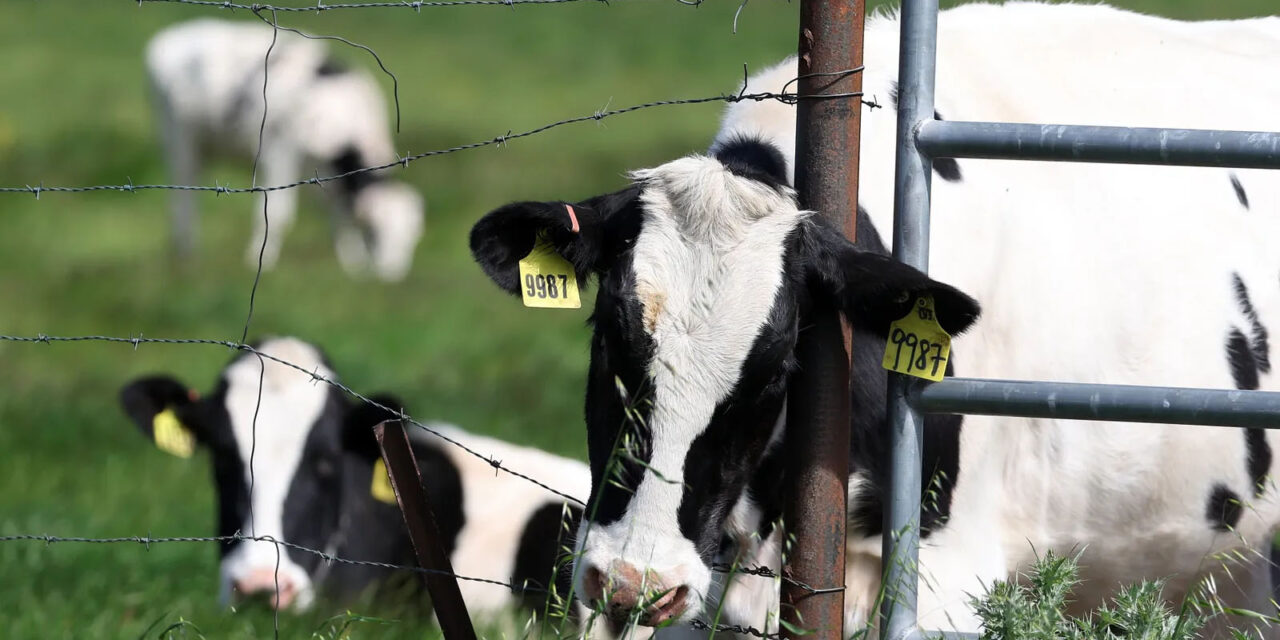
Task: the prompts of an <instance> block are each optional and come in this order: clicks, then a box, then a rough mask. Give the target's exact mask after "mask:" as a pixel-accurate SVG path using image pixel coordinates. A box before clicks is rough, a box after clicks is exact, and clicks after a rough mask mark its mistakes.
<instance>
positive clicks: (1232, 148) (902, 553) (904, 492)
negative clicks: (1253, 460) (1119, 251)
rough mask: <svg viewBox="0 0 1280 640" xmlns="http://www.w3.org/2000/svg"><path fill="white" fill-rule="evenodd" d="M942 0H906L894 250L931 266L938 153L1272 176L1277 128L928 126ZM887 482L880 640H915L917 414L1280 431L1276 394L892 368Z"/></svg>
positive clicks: (1279, 161)
mask: <svg viewBox="0 0 1280 640" xmlns="http://www.w3.org/2000/svg"><path fill="white" fill-rule="evenodd" d="M937 25H938V0H903V1H902V13H901V29H902V36H901V42H900V45H899V46H900V51H901V57H900V62H899V64H900V67H899V70H898V87H899V99H898V105H899V106H898V134H897V158H896V163H897V164H896V177H895V185H894V186H895V192H894V221H893V255H894V257H895V258H896V259H898V260H900V261H902V262H904V263H906V264H909V265H911V266H914V267H916V268H918V269H920V270H921V271H927V270H928V266H929V264H928V262H929V206H930V178H931V173H932V164H933V159H934V158H989V159H1007V160H1058V161H1066V162H1104V163H1127V164H1153V165H1184V166H1213V167H1240V168H1266V169H1280V133H1260V132H1243V131H1213V130H1187V129H1142V128H1128V127H1094V126H1058V125H1054V126H1053V135H1052V136H1047V135H1043V131H1044V126H1045V125H1038V124H1009V123H1000V122H960V121H946V122H943V121H939V120H935V119H934V110H933V89H934V66H935V62H936V53H937ZM889 375H890V380H889V394H888V396H889V397H888V404H889V424H890V429H891V432H892V433H891V436H890V437H891V440H890V443H891V444H890V448H891V451H892V456H891V469H892V471H891V481H890V488H889V491H890V501H889V505H888V508H887V509H886V510H885V523H884V531H885V532H886V534H889V533H891V532H903V533H902V535H900V536H896V537H895V536H894V535H885V537H884V556H883V561H884V574H883V575H884V577H885V582H884V584H885V598H884V601H883V602H884V604H883V606H882V609H881V613H882V615H883V627H882V630H881V637H883V638H887V639H888V640H914V639H915V638H918V637H920V636H921V634H922V633H928V634H929V635H930V636H933V635H936V634H934V633H931V632H922V631H921V630H920V629H919V627H918V625H917V616H916V589H917V577H918V576H917V573H918V572H917V569H918V565H917V558H918V552H919V547H920V535H919V534H920V531H919V521H920V502H921V495H920V487H921V477H920V476H921V461H920V453H921V451H920V449H921V443H922V437H921V436H922V426H923V421H922V419H921V415H922V414H923V413H967V414H982V415H1000V416H1024V417H1043V418H1063V419H1074V420H1110V421H1124V422H1159V423H1170V424H1195V425H1220V426H1241V427H1246V426H1247V427H1263V428H1280V419H1278V418H1280V393H1275V392H1262V391H1236V390H1209V389H1178V388H1162V387H1135V386H1117V385H1092V384H1068V383H1055V382H1028V381H1004V380H981V379H966V378H948V379H945V380H943V381H942V382H938V383H927V382H924V381H922V380H918V379H914V378H912V379H908V378H906V377H905V376H902V375H899V374H896V373H890V374H889Z"/></svg>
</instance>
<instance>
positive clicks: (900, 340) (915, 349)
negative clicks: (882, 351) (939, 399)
mask: <svg viewBox="0 0 1280 640" xmlns="http://www.w3.org/2000/svg"><path fill="white" fill-rule="evenodd" d="M889 342H890V344H894V345H897V347H898V350H897V352H895V353H894V356H893V370H894V371H903V369H902V368H901V363H902V358H903V357H904V356H905V357H906V358H907V367H906V369H905V371H906V372H908V373H910V372H912V371H928V372H929V375H931V376H933V377H937V375H938V367H940V366H943V364H945V363H946V359H945V358H944V357H943V356H942V345H941V344H938V343H936V342H930V341H929V340H925V339H924V338H921V337H920V336H917V335H916V334H914V333H912V332H910V331H903V330H902V329H899V328H897V327H895V328H894V329H893V332H892V333H890V334H889ZM930 352H932V353H930ZM931 367H932V370H930V368H931Z"/></svg>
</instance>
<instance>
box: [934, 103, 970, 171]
mask: <svg viewBox="0 0 1280 640" xmlns="http://www.w3.org/2000/svg"><path fill="white" fill-rule="evenodd" d="M933 119H934V120H942V114H941V113H938V112H937V111H936V110H935V111H934V112H933ZM933 170H934V171H936V172H937V173H938V177H939V178H942V179H943V180H946V181H947V182H960V180H961V179H962V178H963V176H961V175H960V163H959V162H956V159H955V158H934V160H933Z"/></svg>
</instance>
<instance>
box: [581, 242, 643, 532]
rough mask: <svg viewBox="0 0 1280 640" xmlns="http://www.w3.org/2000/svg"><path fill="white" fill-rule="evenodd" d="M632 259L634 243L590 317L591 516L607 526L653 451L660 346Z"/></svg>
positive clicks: (607, 279) (622, 509) (605, 280)
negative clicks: (652, 377)
mask: <svg viewBox="0 0 1280 640" xmlns="http://www.w3.org/2000/svg"><path fill="white" fill-rule="evenodd" d="M631 260H632V256H631V251H630V249H629V248H628V249H627V250H626V251H625V252H624V253H623V254H622V255H620V256H619V257H618V258H617V264H616V266H615V267H614V268H612V269H610V270H609V271H608V272H607V273H605V274H604V275H603V276H602V277H601V279H600V286H599V291H598V292H597V293H596V304H595V309H594V311H593V312H592V314H591V317H590V322H591V324H592V325H593V327H594V329H595V330H594V331H593V332H592V335H591V360H590V362H591V365H590V370H589V371H588V374H587V397H586V419H587V420H586V421H587V450H588V453H589V456H588V457H589V460H590V462H591V484H592V487H593V489H592V501H593V503H592V511H591V513H592V516H591V520H592V522H595V523H597V524H602V525H604V524H609V523H611V522H615V521H617V520H618V519H620V518H621V517H622V516H623V515H624V514H625V513H626V509H627V504H629V503H630V501H631V496H632V494H633V492H634V491H635V489H636V488H637V487H638V486H639V485H640V480H641V479H642V478H643V477H644V472H645V469H646V467H647V465H648V462H649V459H650V455H651V453H652V447H651V444H652V441H651V438H650V434H649V430H648V429H646V428H644V426H643V425H644V424H646V423H647V421H648V419H649V414H650V413H651V411H652V408H653V400H654V398H653V389H652V386H651V385H650V384H649V375H648V366H649V362H650V361H652V359H653V349H654V345H653V339H652V338H651V337H650V336H649V334H648V333H647V332H646V331H645V330H644V327H643V325H642V322H643V320H642V314H643V308H642V303H641V302H640V300H639V299H638V298H637V296H636V295H635V274H634V272H633V270H632V268H631Z"/></svg>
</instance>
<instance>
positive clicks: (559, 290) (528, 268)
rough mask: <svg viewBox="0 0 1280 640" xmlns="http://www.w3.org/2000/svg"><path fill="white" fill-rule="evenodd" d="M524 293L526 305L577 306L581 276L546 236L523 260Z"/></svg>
mask: <svg viewBox="0 0 1280 640" xmlns="http://www.w3.org/2000/svg"><path fill="white" fill-rule="evenodd" d="M520 283H521V285H523V286H521V288H520V297H521V298H523V299H524V306H526V307H542V308H547V309H577V308H579V307H581V306H582V300H580V299H579V297H578V279H577V277H575V276H574V273H573V265H571V264H569V261H568V260H565V259H564V258H562V257H560V254H558V253H556V250H555V249H554V248H553V247H552V246H551V243H550V242H548V241H547V239H546V238H545V237H543V236H541V235H540V236H538V241H537V243H535V244H534V245H533V250H532V251H530V252H529V255H527V256H525V257H524V258H523V259H521V260H520Z"/></svg>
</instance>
